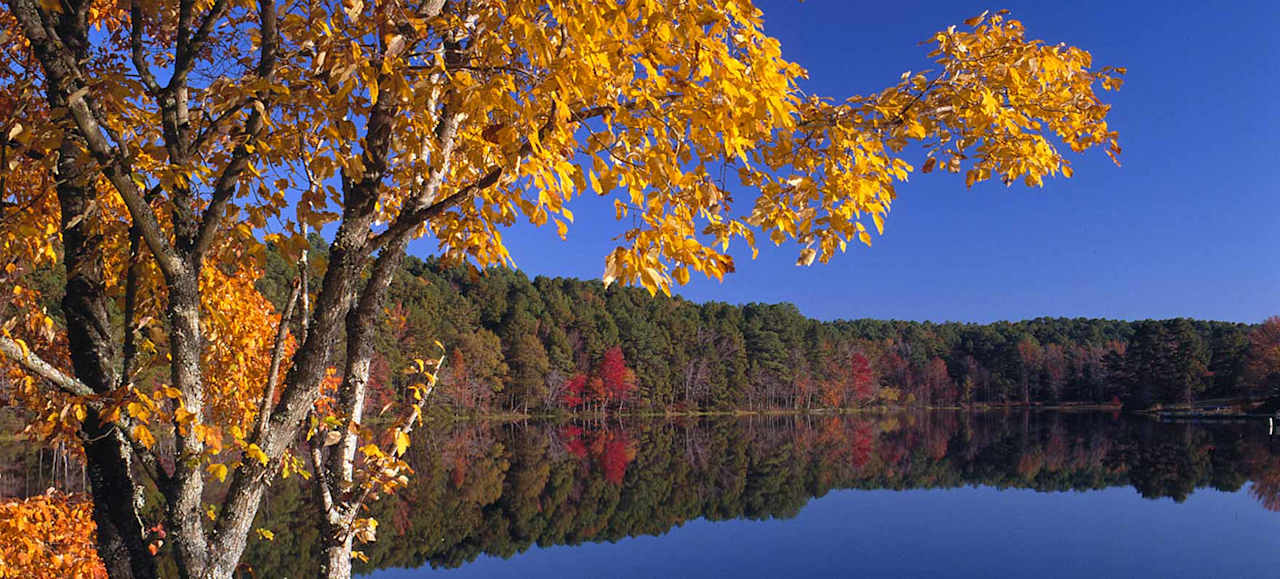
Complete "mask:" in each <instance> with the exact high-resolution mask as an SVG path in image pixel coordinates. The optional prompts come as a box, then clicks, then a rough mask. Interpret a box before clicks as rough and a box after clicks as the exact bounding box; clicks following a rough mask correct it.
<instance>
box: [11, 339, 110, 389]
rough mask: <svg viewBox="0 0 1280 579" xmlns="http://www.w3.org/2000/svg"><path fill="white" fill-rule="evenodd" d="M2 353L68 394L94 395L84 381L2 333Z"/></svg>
mask: <svg viewBox="0 0 1280 579" xmlns="http://www.w3.org/2000/svg"><path fill="white" fill-rule="evenodd" d="M0 354H4V355H5V357H7V358H9V359H10V360H13V361H14V362H16V363H17V364H18V365H20V366H22V367H23V368H26V369H27V371H28V372H31V373H32V374H35V375H36V376H39V377H41V378H44V379H45V380H48V381H49V383H51V384H53V385H54V386H57V387H58V388H59V389H60V390H62V391H63V392H66V393H67V394H71V395H73V396H93V395H94V391H93V389H92V388H90V387H88V386H87V385H85V383H84V382H81V381H79V380H76V379H75V378H73V377H71V376H68V375H67V374H65V373H64V372H62V371H61V370H59V369H57V368H55V367H54V366H53V365H52V364H50V363H48V362H45V361H44V360H43V359H42V358H40V357H39V356H37V355H36V354H35V353H34V352H32V351H31V350H29V349H27V348H25V347H23V346H21V345H19V344H18V342H17V341H15V340H13V339H12V338H10V337H8V336H4V335H0Z"/></svg>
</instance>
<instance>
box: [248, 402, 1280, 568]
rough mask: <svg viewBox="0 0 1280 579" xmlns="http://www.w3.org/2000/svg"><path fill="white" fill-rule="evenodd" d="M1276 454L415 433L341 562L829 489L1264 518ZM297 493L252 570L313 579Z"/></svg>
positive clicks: (804, 436)
mask: <svg viewBox="0 0 1280 579" xmlns="http://www.w3.org/2000/svg"><path fill="white" fill-rule="evenodd" d="M1278 451H1280V446H1278V444H1277V443H1276V442H1274V441H1273V439H1272V438H1270V437H1268V436H1266V432H1265V428H1260V427H1259V425H1258V424H1256V423H1249V424H1215V425H1192V424H1161V423H1156V422H1153V421H1148V420H1143V419H1133V418H1128V417H1122V416H1116V415H1112V414H1104V413H1049V412H1043V413H1037V412H1016V413H1009V414H1005V413H980V414H970V413H960V412H955V413H950V412H930V413H916V414H887V415H854V416H827V417H821V416H800V417H791V416H765V417H746V418H715V419H696V420H695V419H690V420H678V421H663V420H631V421H617V420H609V421H602V422H574V423H570V424H546V423H529V424H501V423H477V424H462V425H454V426H451V427H449V428H446V429H437V430H435V431H430V432H424V433H423V436H422V437H421V438H420V439H419V440H417V441H415V444H414V445H413V447H412V448H411V450H410V455H411V456H410V462H411V464H412V465H413V466H414V469H415V470H416V472H417V474H416V476H415V477H414V482H413V483H412V484H411V485H410V486H409V487H408V488H405V489H402V490H401V491H399V492H397V494H395V495H394V496H392V497H389V498H385V499H383V500H382V501H380V502H379V503H378V504H377V505H376V506H375V507H374V509H373V515H374V516H375V517H377V518H378V519H379V521H381V523H382V524H381V525H380V527H379V538H378V541H377V542H375V543H371V544H367V545H364V546H363V547H362V550H363V552H364V554H365V555H366V556H367V557H368V559H369V562H368V563H367V564H364V565H359V566H358V568H359V569H360V570H362V571H364V572H369V571H371V570H374V569H380V568H386V567H400V568H417V567H423V566H428V565H429V566H431V567H437V568H452V567H458V566H462V565H464V564H466V563H468V562H470V561H473V560H475V559H476V558H477V557H479V556H481V555H492V556H496V557H500V558H506V557H511V556H513V555H515V554H517V553H521V552H524V551H527V550H529V549H530V548H532V547H534V546H535V545H536V546H540V547H549V546H553V545H580V544H584V543H599V542H612V541H618V540H620V539H623V538H626V537H638V536H651V535H661V534H663V533H666V532H668V531H669V530H671V529H672V528H673V527H675V526H679V525H682V524H684V523H685V522H688V521H694V520H698V519H704V520H706V521H727V520H739V519H743V520H759V519H789V518H791V517H794V516H796V515H797V513H799V512H800V510H801V509H802V508H803V507H804V506H805V505H806V504H807V503H808V502H809V501H811V500H812V499H814V498H816V497H822V496H824V495H826V494H827V493H829V492H830V491H832V490H835V489H894V490H905V489H950V488H961V487H971V486H981V487H989V488H992V489H1027V490H1031V491H1067V490H1075V491H1085V490H1097V489H1106V488H1108V487H1123V486H1131V487H1132V488H1134V489H1136V490H1137V491H1138V492H1139V493H1140V494H1141V495H1142V496H1143V497H1147V498H1152V499H1155V498H1162V497H1168V498H1170V499H1172V500H1173V501H1175V502H1182V501H1185V500H1186V499H1187V498H1188V497H1189V496H1190V495H1191V494H1192V493H1193V492H1195V491H1196V489H1200V488H1205V487H1211V488H1213V489H1218V490H1221V491H1226V492H1232V493H1235V492H1237V491H1241V490H1242V489H1244V488H1245V485H1246V483H1250V482H1251V483H1252V484H1251V485H1249V486H1248V493H1249V495H1250V496H1251V497H1252V500H1251V502H1252V503H1253V504H1255V505H1259V506H1255V507H1252V508H1253V510H1257V511H1261V509H1262V508H1265V509H1268V510H1272V511H1274V510H1277V509H1280V461H1277V460H1276V458H1277V456H1276V455H1277V452H1278ZM1129 492H1130V496H1131V491H1129ZM854 494H855V495H857V494H858V493H854ZM1033 494H1034V493H1033ZM307 496H308V495H307V490H306V488H305V487H302V486H299V485H298V484H296V482H295V481H293V480H288V481H282V483H281V484H279V485H278V486H277V487H276V489H275V497H274V498H273V500H272V501H271V503H270V504H269V505H268V506H266V507H264V509H263V511H262V513H261V515H260V520H259V521H258V523H257V524H258V525H260V526H263V527H266V528H269V529H272V530H274V531H275V535H276V540H275V541H274V542H271V543H266V542H257V543H254V544H251V546H250V550H249V552H248V554H247V560H248V562H249V563H250V564H251V565H252V566H253V568H254V569H255V571H256V572H257V575H258V576H271V577H274V576H286V575H288V576H309V575H313V574H314V571H315V567H316V566H317V565H318V562H319V561H320V557H319V556H318V548H317V540H316V539H317V536H316V533H317V529H316V526H315V525H311V524H309V523H308V521H309V520H312V519H313V517H314V516H315V515H314V514H313V513H312V511H311V510H310V508H309V507H308V506H307V505H306V497H307ZM1086 496H1094V495H1093V494H1090V495H1086ZM1098 496H1101V494H1099V495H1098ZM1073 500H1075V499H1073ZM1254 501H1256V502H1254ZM699 524H700V525H701V524H702V523H699Z"/></svg>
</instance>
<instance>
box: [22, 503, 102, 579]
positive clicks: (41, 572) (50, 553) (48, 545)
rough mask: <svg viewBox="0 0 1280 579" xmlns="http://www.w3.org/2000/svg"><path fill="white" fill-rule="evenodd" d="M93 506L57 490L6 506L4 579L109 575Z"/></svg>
mask: <svg viewBox="0 0 1280 579" xmlns="http://www.w3.org/2000/svg"><path fill="white" fill-rule="evenodd" d="M92 511H93V505H92V504H91V503H90V502H89V501H88V500H86V497H82V496H71V495H66V494H62V493H58V492H55V491H50V492H49V493H48V494H44V495H38V496H34V497H30V498H27V499H8V500H5V501H2V502H0V577H2V578H6V579H9V578H12V579H19V578H22V579H26V578H30V579H45V578H48V579H62V578H67V579H70V578H76V579H81V578H83V579H98V578H104V577H106V576H107V571H106V569H105V568H104V567H103V566H102V561H100V560H99V559H98V551H97V546H96V545H95V544H94V528H95V524H94V522H93V512H92Z"/></svg>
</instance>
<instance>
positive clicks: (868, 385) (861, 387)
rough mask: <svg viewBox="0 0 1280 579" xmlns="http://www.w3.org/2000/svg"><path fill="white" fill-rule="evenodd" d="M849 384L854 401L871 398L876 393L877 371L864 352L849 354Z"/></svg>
mask: <svg viewBox="0 0 1280 579" xmlns="http://www.w3.org/2000/svg"><path fill="white" fill-rule="evenodd" d="M849 384H850V386H851V389H850V393H851V394H852V398H853V400H854V401H857V402H861V401H863V400H870V399H871V397H872V395H874V394H875V387H876V373H875V370H873V369H872V368H871V361H870V360H868V359H867V357H866V356H864V355H862V352H854V353H853V354H852V355H851V356H849Z"/></svg>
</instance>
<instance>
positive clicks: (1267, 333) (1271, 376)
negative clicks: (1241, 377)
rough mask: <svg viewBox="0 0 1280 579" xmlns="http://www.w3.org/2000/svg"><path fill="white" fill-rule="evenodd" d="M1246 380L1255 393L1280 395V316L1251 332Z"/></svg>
mask: <svg viewBox="0 0 1280 579" xmlns="http://www.w3.org/2000/svg"><path fill="white" fill-rule="evenodd" d="M1245 359H1246V362H1245V370H1244V371H1245V380H1246V381H1247V382H1248V384H1249V386H1250V388H1251V389H1252V390H1253V392H1255V393H1257V394H1262V395H1264V396H1276V395H1277V393H1280V316H1271V317H1269V318H1267V319H1266V321H1264V322H1262V325H1261V326H1258V327H1257V328H1256V329H1254V330H1253V331H1252V332H1249V350H1248V354H1247V356H1246V358H1245Z"/></svg>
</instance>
